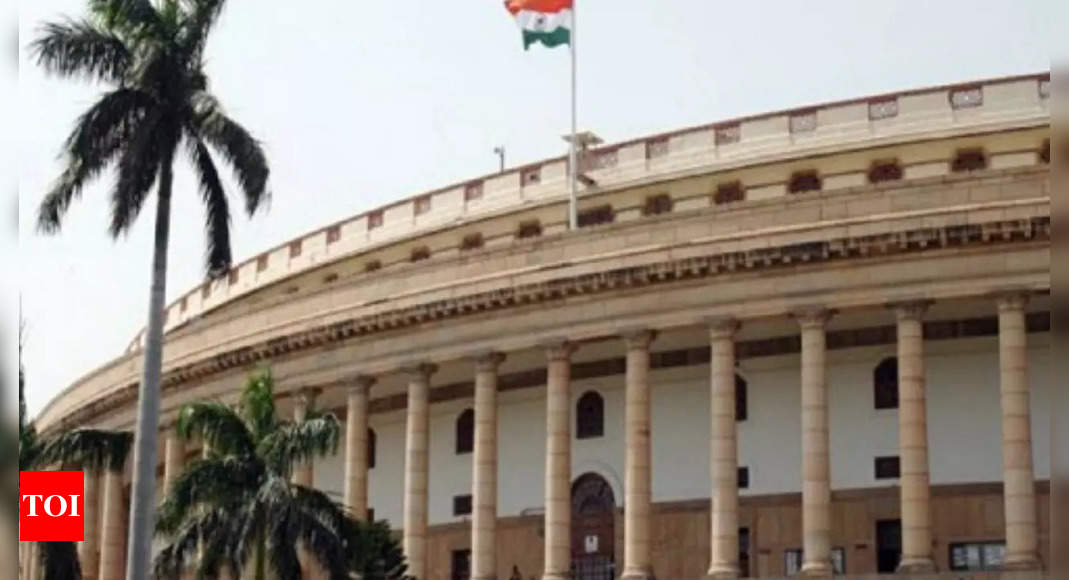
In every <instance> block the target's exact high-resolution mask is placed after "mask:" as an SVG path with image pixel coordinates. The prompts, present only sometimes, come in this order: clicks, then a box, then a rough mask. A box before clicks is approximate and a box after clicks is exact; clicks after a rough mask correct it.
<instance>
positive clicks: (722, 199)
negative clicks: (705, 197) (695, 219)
mask: <svg viewBox="0 0 1069 580" xmlns="http://www.w3.org/2000/svg"><path fill="white" fill-rule="evenodd" d="M744 198H745V193H743V189H742V182H741V181H732V182H730V183H721V184H720V185H718V186H716V193H714V194H713V203H715V204H716V205H724V204H725V203H734V202H736V201H742V200H743V199H744Z"/></svg>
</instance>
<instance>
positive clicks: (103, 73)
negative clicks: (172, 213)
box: [31, 0, 270, 277]
mask: <svg viewBox="0 0 1069 580" xmlns="http://www.w3.org/2000/svg"><path fill="white" fill-rule="evenodd" d="M88 4H89V16H88V17H87V18H83V19H71V18H68V19H63V20H60V21H57V22H49V23H46V24H44V25H43V27H42V28H41V31H40V34H39V36H38V37H37V39H36V40H34V41H33V43H32V44H31V50H32V51H33V54H34V56H35V57H36V60H37V63H38V64H39V65H40V66H42V67H43V68H44V69H45V70H46V71H48V72H49V73H52V74H55V75H57V76H60V77H64V78H80V79H84V80H89V81H91V82H96V83H102V84H104V85H106V86H108V87H109V88H108V90H107V91H106V92H105V93H104V94H103V95H102V96H101V97H100V99H99V100H97V101H96V102H95V103H94V104H93V105H92V106H90V107H89V109H88V110H86V111H85V112H84V113H83V114H82V115H81V117H79V119H78V120H77V122H76V123H75V126H74V129H73V130H72V131H71V133H70V135H69V136H68V137H67V139H66V141H65V142H64V145H63V157H64V165H65V166H64V169H63V171H62V172H61V173H60V176H59V178H58V179H57V180H56V181H55V183H54V184H53V185H52V187H51V189H50V190H49V191H48V192H47V194H46V195H45V198H44V200H43V201H42V202H41V206H40V208H39V211H38V220H37V225H38V228H39V229H40V230H42V231H44V232H48V233H51V232H56V231H58V230H59V229H60V227H61V225H62V222H63V218H64V216H65V214H66V212H67V209H68V208H69V207H70V204H71V202H72V201H73V200H74V199H76V198H78V197H79V196H80V195H81V193H82V191H83V189H84V188H85V187H86V185H88V184H89V183H90V182H91V181H92V180H93V179H95V178H97V177H99V176H100V175H101V174H102V173H103V172H104V171H105V170H106V169H108V168H109V167H114V168H115V169H116V180H115V184H114V187H113V188H112V193H111V222H110V225H109V231H110V233H111V234H112V235H113V236H116V237H117V236H119V235H120V234H124V233H126V232H127V231H128V230H129V228H130V226H131V225H132V224H133V222H134V220H135V219H136V218H137V216H138V214H139V213H140V211H141V208H142V207H143V206H144V203H145V201H146V199H147V197H148V195H149V190H150V189H151V188H152V185H153V183H155V182H156V181H157V180H160V182H161V185H162V184H163V181H164V180H163V179H162V177H163V176H164V174H167V175H169V172H170V171H171V165H172V163H173V161H174V159H175V156H176V155H177V154H178V153H179V152H180V151H181V150H182V149H183V148H184V150H185V152H186V154H187V156H188V157H189V160H190V161H191V163H192V165H193V168H194V174H195V176H196V178H197V181H198V184H199V189H200V196H201V198H202V200H203V203H204V206H205V209H206V212H205V213H206V218H205V226H204V227H205V238H206V256H205V261H206V270H207V272H208V275H209V276H212V277H215V276H220V275H222V274H223V273H225V272H226V271H227V270H228V269H229V268H230V264H231V259H232V258H231V249H230V231H229V224H230V207H229V204H228V201H227V196H226V191H225V189H224V187H223V183H222V180H221V178H220V175H219V171H218V168H217V166H216V159H222V160H223V161H225V162H226V164H227V165H229V166H230V167H231V169H232V170H233V172H234V175H235V178H236V180H237V182H238V185H239V186H240V189H241V192H242V193H243V197H244V208H245V211H246V212H247V213H248V214H249V215H250V216H251V215H252V214H254V213H255V212H256V211H257V209H258V208H259V207H260V206H261V205H262V203H263V202H264V201H265V200H266V199H267V197H268V196H269V193H268V189H267V181H268V176H269V174H270V170H269V168H268V165H267V158H266V156H265V155H264V152H263V149H262V147H261V144H260V142H259V141H257V140H256V139H255V138H254V137H253V136H252V135H251V134H250V133H249V131H247V130H246V129H245V128H244V127H242V126H241V124H239V123H238V122H237V121H235V120H234V119H232V118H230V117H229V116H227V114H226V113H225V112H224V110H223V108H222V106H221V105H220V104H219V102H218V100H217V99H216V98H215V96H213V95H212V93H211V92H210V91H209V88H208V79H207V76H206V75H205V74H204V70H203V67H204V48H205V43H206V40H207V38H208V33H209V32H210V31H211V29H212V27H213V26H214V25H215V23H216V21H217V19H218V16H219V13H220V12H221V10H222V8H223V5H224V4H225V2H224V1H223V0H161V1H159V2H155V3H154V2H150V1H149V0H88ZM160 195H161V196H168V197H169V196H170V183H169V179H168V180H167V186H166V187H162V186H161V191H160Z"/></svg>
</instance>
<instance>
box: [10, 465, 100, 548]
mask: <svg viewBox="0 0 1069 580" xmlns="http://www.w3.org/2000/svg"><path fill="white" fill-rule="evenodd" d="M84 536H85V477H84V476H83V475H82V472H81V471H21V472H19V540H21V541H23V542H81V541H82V540H84V539H85V537H84Z"/></svg>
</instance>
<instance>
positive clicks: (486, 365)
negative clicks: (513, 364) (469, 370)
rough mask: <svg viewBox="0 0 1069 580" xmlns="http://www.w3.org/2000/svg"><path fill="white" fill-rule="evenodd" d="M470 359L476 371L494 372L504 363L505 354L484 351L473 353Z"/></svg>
mask: <svg viewBox="0 0 1069 580" xmlns="http://www.w3.org/2000/svg"><path fill="white" fill-rule="evenodd" d="M470 358H471V359H472V361H473V362H475V370H476V371H479V372H487V371H496V370H497V367H498V366H500V365H501V363H503V362H505V353H503V352H497V351H496V350H486V351H482V352H477V353H474V354H472V355H471V356H470Z"/></svg>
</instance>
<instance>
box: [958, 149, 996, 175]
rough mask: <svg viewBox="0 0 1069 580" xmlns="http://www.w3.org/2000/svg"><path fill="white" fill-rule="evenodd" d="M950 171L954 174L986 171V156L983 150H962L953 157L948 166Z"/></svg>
mask: <svg viewBox="0 0 1069 580" xmlns="http://www.w3.org/2000/svg"><path fill="white" fill-rule="evenodd" d="M950 169H951V170H952V171H954V173H965V172H968V171H980V170H981V169H987V155H986V154H985V153H984V150H983V149H962V150H961V151H958V153H957V155H956V156H955V157H954V162H953V163H951V164H950Z"/></svg>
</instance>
